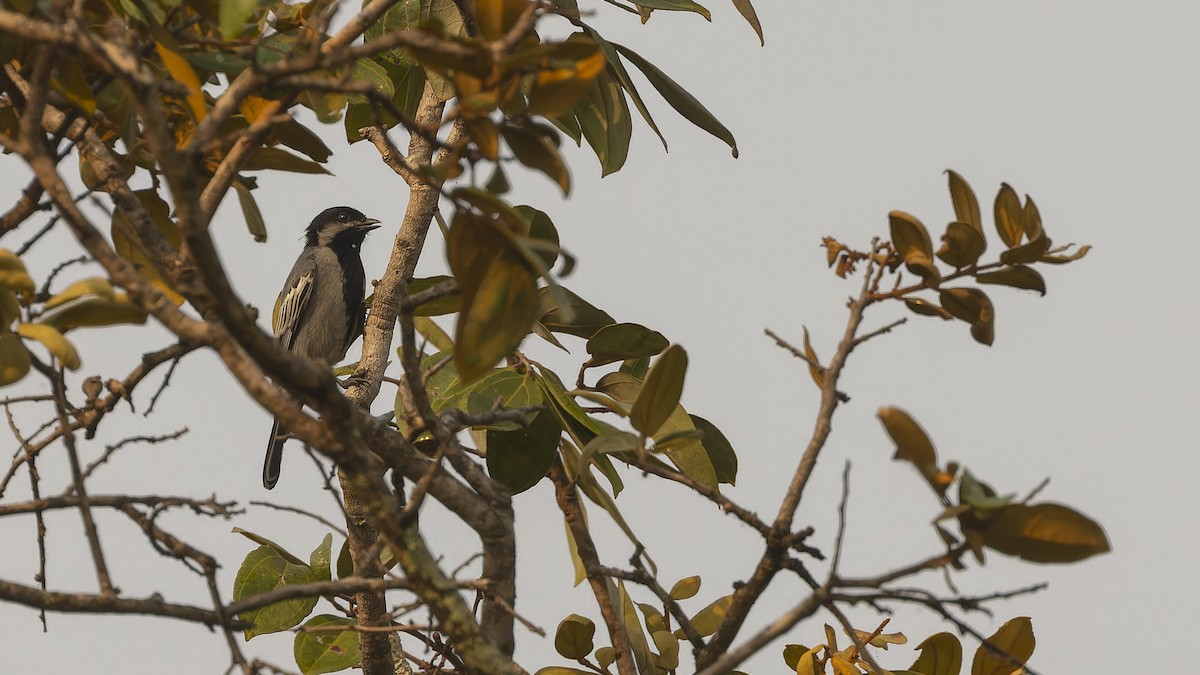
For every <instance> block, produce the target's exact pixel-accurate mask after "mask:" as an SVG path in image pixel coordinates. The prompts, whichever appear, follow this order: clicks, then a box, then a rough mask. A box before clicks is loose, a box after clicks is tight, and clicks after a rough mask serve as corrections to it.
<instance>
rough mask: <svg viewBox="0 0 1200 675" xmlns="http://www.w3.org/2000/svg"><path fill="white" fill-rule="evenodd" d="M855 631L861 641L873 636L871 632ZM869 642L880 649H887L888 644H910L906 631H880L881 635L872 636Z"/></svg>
mask: <svg viewBox="0 0 1200 675" xmlns="http://www.w3.org/2000/svg"><path fill="white" fill-rule="evenodd" d="M854 633H855V634H856V635H858V639H859V640H860V641H863V640H866V639H867V638H869V637H871V634H870V633H868V632H866V631H861V630H856V631H854ZM867 644H869V645H871V646H872V647H879V648H880V649H885V650H886V649H887V648H888V645H903V644H908V638H907V637H905V636H904V633H880V634H879V635H876V636H875V637H873V638H871V641H870V642H869V643H867Z"/></svg>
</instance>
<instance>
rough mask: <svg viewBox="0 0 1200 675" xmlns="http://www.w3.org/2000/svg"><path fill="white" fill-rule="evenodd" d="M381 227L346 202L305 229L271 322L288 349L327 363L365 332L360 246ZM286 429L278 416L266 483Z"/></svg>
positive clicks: (272, 478)
mask: <svg viewBox="0 0 1200 675" xmlns="http://www.w3.org/2000/svg"><path fill="white" fill-rule="evenodd" d="M377 227H379V221H378V220H375V219H374V218H368V217H366V216H364V215H363V214H362V213H360V212H359V211H356V210H355V209H352V208H350V207H348V206H335V207H334V208H331V209H325V210H324V211H322V212H321V213H319V214H317V217H316V218H313V221H312V223H310V224H309V226H308V229H307V230H305V239H304V250H302V251H300V257H299V258H297V259H296V264H295V265H293V266H292V272H291V274H289V275H288V278H287V281H286V282H285V283H284V284H283V290H282V291H280V293H279V298H278V299H277V300H276V301H275V311H274V313H273V314H272V315H271V326H272V328H273V329H274V331H275V339H276V340H277V341H278V342H279V344H280V345H282V346H283V348H284V349H286V350H288V351H289V352H292V353H293V354H298V355H300V356H303V357H305V358H309V359H312V360H313V361H316V362H318V363H320V364H321V365H323V366H332V365H333V364H335V363H337V362H338V361H341V360H342V357H344V356H345V355H346V350H347V349H349V348H350V344H351V343H352V342H354V341H355V340H356V339H358V336H360V335H362V332H363V322H364V320H365V319H366V313H365V312H364V311H363V294H364V293H365V291H366V289H365V285H366V284H365V281H366V276H365V275H364V273H363V266H362V258H361V257H360V251H359V249H360V247H361V246H362V243H363V238H364V237H366V236H367V233H368V232H370V231H371V230H374V229H375V228H377ZM287 436H288V432H287V430H286V429H285V428H283V426H281V425H280V424H279V420H275V424H274V425H272V426H271V438H270V440H268V441H267V458H266V461H265V462H264V463H263V487H265V488H267V489H268V490H270V489H271V488H273V487H275V483H276V482H278V481H279V464H280V461H281V460H282V459H283V443H284V441H285V440H287Z"/></svg>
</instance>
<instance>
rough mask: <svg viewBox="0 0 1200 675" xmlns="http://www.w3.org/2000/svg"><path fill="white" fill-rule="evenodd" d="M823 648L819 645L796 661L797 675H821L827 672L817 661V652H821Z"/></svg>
mask: <svg viewBox="0 0 1200 675" xmlns="http://www.w3.org/2000/svg"><path fill="white" fill-rule="evenodd" d="M822 647H823V645H817V646H816V647H813V648H812V649H810V650H808V651H806V652H804V653H803V654H801V655H800V658H799V659H797V660H796V675H819V674H821V673H824V672H825V668H824V667H822V666H821V665H820V661H818V660H817V652H819V651H821V649H822Z"/></svg>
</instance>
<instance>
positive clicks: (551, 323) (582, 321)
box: [538, 288, 666, 351]
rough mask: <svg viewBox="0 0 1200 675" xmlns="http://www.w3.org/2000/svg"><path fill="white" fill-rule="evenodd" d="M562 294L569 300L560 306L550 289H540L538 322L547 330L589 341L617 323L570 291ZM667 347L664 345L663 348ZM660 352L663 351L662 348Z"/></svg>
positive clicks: (564, 290)
mask: <svg viewBox="0 0 1200 675" xmlns="http://www.w3.org/2000/svg"><path fill="white" fill-rule="evenodd" d="M562 294H563V296H564V297H566V299H567V302H566V303H565V304H559V301H558V300H557V299H556V298H555V297H554V294H553V293H551V292H550V289H549V288H539V289H538V312H539V314H540V318H539V319H538V321H540V322H541V323H542V325H544V326H545V327H546V328H548V329H550V330H552V331H554V332H556V333H566V334H568V335H575V336H577V337H581V338H585V339H588V338H591V337H592V336H594V335H595V334H596V333H597V332H598V331H599V330H600V329H601V328H604V327H605V326H610V325H613V324H615V323H616V321H615V320H614V319H613V318H612V316H610V315H609V314H608V312H605V311H604V310H602V309H598V308H596V307H595V306H594V305H592V304H591V303H589V302H588V301H587V300H584V299H583V298H581V297H579V296H578V295H576V294H575V293H573V292H572V291H571V290H570V289H568V288H563V289H562ZM629 325H632V324H629ZM663 342H666V338H663ZM665 346H666V345H665V344H664V345H663V348H665ZM659 351H662V348H660V349H659Z"/></svg>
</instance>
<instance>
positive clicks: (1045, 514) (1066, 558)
mask: <svg viewBox="0 0 1200 675" xmlns="http://www.w3.org/2000/svg"><path fill="white" fill-rule="evenodd" d="M983 543H984V545H985V546H987V547H988V548H991V549H994V550H996V551H999V552H1001V553H1004V554H1005V555H1011V556H1016V557H1018V558H1021V559H1023V560H1028V561H1030V562H1037V563H1072V562H1078V561H1080V560H1084V559H1086V558H1090V557H1092V556H1094V555H1098V554H1100V553H1107V552H1108V551H1110V550H1111V546H1110V545H1109V543H1108V536H1107V535H1106V534H1105V533H1104V528H1103V527H1101V526H1100V524H1099V523H1097V522H1096V521H1094V520H1092V519H1091V518H1088V517H1087V516H1085V515H1083V514H1082V513H1079V512H1078V511H1076V510H1074V509H1072V508H1070V507H1068V506H1063V505H1062V504H1053V503H1045V504H1034V505H1026V504H1010V505H1008V506H1006V507H1004V508H1003V509H1001V510H1000V512H999V513H998V514H996V516H995V517H994V518H992V519H991V520H989V525H988V529H987V530H986V531H985V532H984V533H983Z"/></svg>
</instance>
